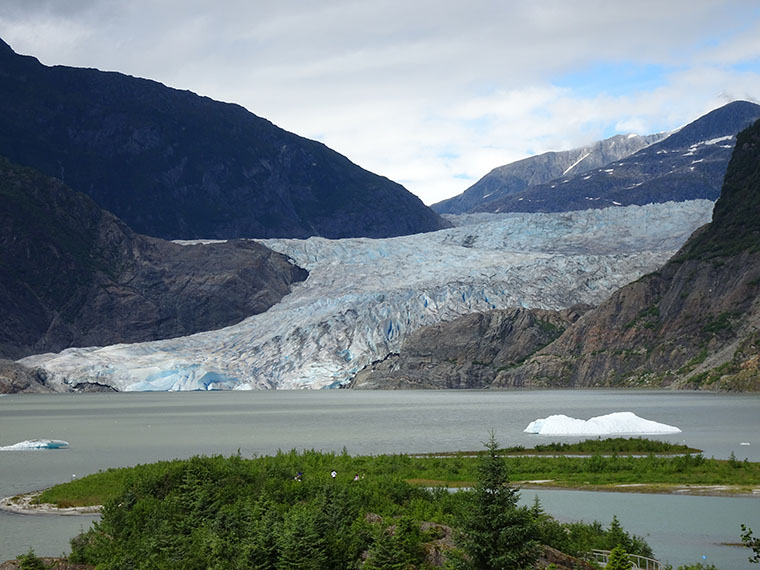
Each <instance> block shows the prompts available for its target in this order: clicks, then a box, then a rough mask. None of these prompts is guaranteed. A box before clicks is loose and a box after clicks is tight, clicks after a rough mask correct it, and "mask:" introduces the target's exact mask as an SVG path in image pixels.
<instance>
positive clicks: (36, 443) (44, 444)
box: [0, 439, 69, 451]
mask: <svg viewBox="0 0 760 570" xmlns="http://www.w3.org/2000/svg"><path fill="white" fill-rule="evenodd" d="M66 447H69V443H68V442H66V441H63V440H61V439H28V440H26V441H20V442H18V443H14V444H13V445H6V446H4V447H3V446H0V451H32V450H36V449H64V448H66Z"/></svg>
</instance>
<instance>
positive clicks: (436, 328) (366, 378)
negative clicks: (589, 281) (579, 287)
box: [350, 305, 590, 389]
mask: <svg viewBox="0 0 760 570" xmlns="http://www.w3.org/2000/svg"><path fill="white" fill-rule="evenodd" d="M589 308H590V307H588V306H582V305H579V306H574V307H572V308H570V309H564V310H562V311H547V310H541V309H523V308H511V309H505V310H498V311H490V312H487V313H472V314H469V315H465V316H463V317H460V318H458V319H455V320H454V321H451V322H445V323H439V324H436V325H431V326H427V327H422V328H420V329H417V330H416V331H414V332H413V333H412V334H411V335H410V336H409V338H408V339H407V340H406V341H405V342H404V344H403V346H402V348H401V351H400V352H399V353H398V354H391V355H389V356H388V357H386V358H385V359H383V360H381V361H379V362H375V363H373V364H372V365H370V366H368V367H367V368H365V369H363V370H362V371H360V372H359V373H358V374H357V375H356V376H355V377H354V378H353V380H352V382H351V385H350V387H351V388H356V389H378V388H379V389H415V388H420V389H422V388H485V387H488V386H489V385H490V384H491V383H492V382H493V381H494V379H495V378H496V377H497V375H498V374H499V373H500V372H501V371H502V370H505V369H509V368H511V367H514V366H516V365H518V364H519V363H520V362H522V361H523V360H524V359H525V358H527V357H528V356H530V355H531V354H533V353H534V352H536V351H537V350H538V349H539V348H541V347H543V346H546V345H547V344H549V343H550V342H551V341H552V340H554V339H555V338H557V337H558V336H559V335H560V333H561V332H562V331H564V330H565V329H566V328H567V327H568V325H570V324H571V323H573V322H575V321H576V320H577V319H578V318H579V317H580V315H581V314H583V313H584V312H585V311H587V310H588V309H589Z"/></svg>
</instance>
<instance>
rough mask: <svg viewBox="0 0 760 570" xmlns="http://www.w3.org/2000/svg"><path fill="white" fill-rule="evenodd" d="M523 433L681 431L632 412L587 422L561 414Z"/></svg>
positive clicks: (540, 421) (529, 425)
mask: <svg viewBox="0 0 760 570" xmlns="http://www.w3.org/2000/svg"><path fill="white" fill-rule="evenodd" d="M524 431H525V432H526V433H535V434H538V435H621V434H626V435H656V434H668V433H680V431H681V430H680V429H678V428H677V427H674V426H669V425H667V424H661V423H659V422H653V421H651V420H645V419H644V418H640V417H639V416H637V415H636V414H634V413H633V412H615V413H613V414H607V415H605V416H597V417H594V418H591V419H588V420H578V419H575V418H571V417H568V416H565V415H562V414H559V415H555V416H549V417H548V418H544V419H538V420H535V421H532V422H530V423H529V424H528V427H526V428H525V430H524Z"/></svg>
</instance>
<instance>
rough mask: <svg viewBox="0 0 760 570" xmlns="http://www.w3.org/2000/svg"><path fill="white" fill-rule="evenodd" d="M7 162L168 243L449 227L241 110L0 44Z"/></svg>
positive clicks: (392, 189) (407, 196)
mask: <svg viewBox="0 0 760 570" xmlns="http://www.w3.org/2000/svg"><path fill="white" fill-rule="evenodd" d="M0 108H2V110H3V111H2V113H0V155H5V156H7V157H8V158H10V159H11V160H13V161H14V162H17V163H20V164H23V165H26V166H31V167H33V168H36V169H37V170H39V171H41V172H43V173H44V174H47V175H48V176H53V177H57V178H60V179H61V180H63V181H65V182H66V184H67V185H68V186H69V187H71V188H73V189H74V190H76V191H79V192H84V193H86V194H88V195H89V196H90V197H91V198H93V199H94V200H95V201H96V202H97V203H98V205H100V206H101V207H102V208H104V209H106V210H109V211H111V212H113V213H114V214H115V215H117V216H119V217H120V218H121V219H122V220H124V222H126V223H127V224H128V225H129V226H130V227H131V228H132V229H133V230H135V231H137V232H139V233H143V234H147V235H152V236H156V237H162V238H167V239H179V238H184V239H190V238H224V239H227V238H238V237H308V236H314V235H319V236H325V237H331V238H338V237H348V236H369V237H387V236H394V235H405V234H411V233H417V232H426V231H431V230H437V229H440V228H443V227H446V226H447V224H446V222H444V221H443V220H442V219H441V218H440V217H438V215H437V214H435V213H434V212H433V211H432V210H430V209H429V208H427V207H426V206H425V205H424V204H423V203H422V202H421V201H420V200H419V199H418V198H417V197H415V196H414V195H412V194H411V193H409V192H408V191H407V190H406V189H405V188H403V187H402V186H400V185H399V184H396V183H395V182H392V181H390V180H388V179H387V178H383V177H381V176H378V175H376V174H373V173H371V172H368V171H366V170H364V169H362V168H360V167H358V166H357V165H355V164H353V163H352V162H350V161H349V160H348V159H347V158H346V157H344V156H342V155H340V154H338V153H336V152H334V151H332V150H330V149H329V148H327V147H326V146H325V145H323V144H321V143H318V142H315V141H312V140H308V139H305V138H302V137H299V136H297V135H294V134H292V133H289V132H287V131H284V130H282V129H280V128H278V127H276V126H275V125H273V124H272V123H270V122H269V121H267V120H265V119H262V118H260V117H257V116H256V115H254V114H253V113H250V112H249V111H247V110H246V109H244V108H243V107H240V106H238V105H233V104H228V103H220V102H217V101H213V100H211V99H209V98H207V97H199V96H198V95H195V94H194V93H191V92H189V91H179V90H176V89H170V88H168V87H166V86H164V85H162V84H160V83H157V82H155V81H149V80H145V79H138V78H134V77H130V76H127V75H122V74H120V73H113V72H108V73H106V72H102V71H98V70H96V69H78V68H71V67H63V66H55V67H47V66H44V65H42V64H41V63H40V62H39V61H37V60H36V59H35V58H33V57H30V56H21V55H17V54H16V53H14V52H13V50H12V49H11V48H10V46H8V45H7V44H6V43H4V42H2V40H0Z"/></svg>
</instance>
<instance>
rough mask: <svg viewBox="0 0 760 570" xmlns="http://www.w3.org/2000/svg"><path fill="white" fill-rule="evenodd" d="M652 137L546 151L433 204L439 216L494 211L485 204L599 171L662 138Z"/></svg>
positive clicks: (497, 170)
mask: <svg viewBox="0 0 760 570" xmlns="http://www.w3.org/2000/svg"><path fill="white" fill-rule="evenodd" d="M666 135H667V134H666V133H659V134H655V135H648V136H644V137H642V136H639V135H616V136H614V137H611V138H609V139H605V140H603V141H597V142H595V143H594V144H591V145H588V146H583V147H579V148H574V149H572V150H566V151H560V152H545V153H543V154H539V155H537V156H531V157H529V158H525V159H523V160H518V161H517V162H512V163H510V164H506V165H504V166H499V167H497V168H494V169H493V170H492V171H491V172H489V173H488V174H486V175H485V176H484V177H483V178H481V179H480V180H478V181H477V182H476V183H475V184H473V185H472V186H470V187H469V188H468V189H467V190H465V191H464V192H462V193H461V194H459V195H458V196H454V197H453V198H449V199H448V200H443V201H442V202H438V203H437V204H433V205H432V206H431V208H433V210H435V211H436V212H438V213H439V214H464V213H467V212H474V211H489V212H492V211H494V210H493V209H489V208H488V207H487V206H486V204H488V203H489V202H494V201H496V200H498V199H500V198H504V197H506V196H509V195H510V194H515V193H517V192H521V191H522V190H525V189H526V188H529V187H531V186H537V185H539V184H544V183H546V182H549V181H551V180H554V179H556V178H560V177H563V176H566V177H570V176H576V175H578V174H581V173H583V172H587V171H589V170H593V169H594V168H599V167H601V166H604V165H605V164H609V163H610V162H613V161H615V160H620V159H621V158H625V157H627V156H630V155H632V154H633V153H635V152H636V151H639V150H641V149H642V148H644V147H646V146H648V145H650V144H652V143H655V142H657V141H659V140H662V139H663V138H665V136H666Z"/></svg>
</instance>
